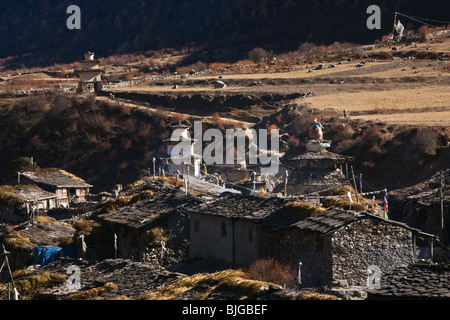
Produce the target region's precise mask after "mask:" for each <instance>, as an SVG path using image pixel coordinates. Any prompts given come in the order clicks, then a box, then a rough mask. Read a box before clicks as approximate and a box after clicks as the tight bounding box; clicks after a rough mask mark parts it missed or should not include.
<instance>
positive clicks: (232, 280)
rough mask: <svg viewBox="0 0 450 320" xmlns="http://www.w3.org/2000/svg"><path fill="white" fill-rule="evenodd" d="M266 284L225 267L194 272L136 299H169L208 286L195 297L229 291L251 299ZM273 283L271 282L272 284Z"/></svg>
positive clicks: (203, 297)
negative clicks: (208, 271)
mask: <svg viewBox="0 0 450 320" xmlns="http://www.w3.org/2000/svg"><path fill="white" fill-rule="evenodd" d="M266 284H268V283H267V282H263V281H259V280H251V279H250V278H249V275H248V274H247V273H245V272H244V271H242V270H232V269H227V270H223V271H218V272H215V273H210V274H194V275H192V276H189V277H184V278H182V279H179V280H177V281H175V282H173V283H171V284H169V285H167V286H164V287H161V288H158V289H156V290H154V291H151V292H147V293H144V294H143V295H141V296H139V297H138V298H137V299H138V300H169V299H177V298H180V297H181V296H182V295H183V294H186V293H188V292H189V291H192V290H195V288H196V287H199V286H201V287H204V286H205V285H207V286H209V289H208V290H206V291H205V292H202V293H201V294H198V295H197V296H196V298H195V299H197V300H203V299H205V298H207V297H208V296H209V295H210V294H212V293H216V292H221V291H229V292H233V293H235V294H238V295H239V296H240V297H241V299H252V298H255V297H257V296H258V294H259V292H260V290H261V288H262V287H263V286H264V285H266ZM272 285H273V284H272Z"/></svg>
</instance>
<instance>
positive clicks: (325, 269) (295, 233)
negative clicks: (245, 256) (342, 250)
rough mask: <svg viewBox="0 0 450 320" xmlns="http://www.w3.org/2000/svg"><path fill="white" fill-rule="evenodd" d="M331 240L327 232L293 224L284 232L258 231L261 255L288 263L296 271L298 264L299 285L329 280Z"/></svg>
mask: <svg viewBox="0 0 450 320" xmlns="http://www.w3.org/2000/svg"><path fill="white" fill-rule="evenodd" d="M330 245H331V240H330V236H329V235H325V234H320V233H317V232H311V231H306V230H300V229H298V228H296V227H292V228H289V229H288V230H285V231H283V232H268V231H267V230H264V231H263V232H261V233H260V235H259V252H258V255H259V257H260V258H264V257H271V258H275V259H277V260H278V261H279V262H281V263H283V264H286V265H290V266H291V267H292V268H293V270H295V272H297V271H298V265H299V262H301V263H302V266H301V281H302V283H301V284H302V286H306V287H309V286H321V285H326V284H329V283H330V282H331V277H332V270H331V265H332V264H331V246H330Z"/></svg>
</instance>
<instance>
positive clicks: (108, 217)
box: [99, 180, 202, 264]
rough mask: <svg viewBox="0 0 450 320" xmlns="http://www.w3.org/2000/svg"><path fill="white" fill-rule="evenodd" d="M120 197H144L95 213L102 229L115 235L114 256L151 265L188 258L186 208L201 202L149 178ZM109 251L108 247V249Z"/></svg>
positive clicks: (187, 214)
mask: <svg viewBox="0 0 450 320" xmlns="http://www.w3.org/2000/svg"><path fill="white" fill-rule="evenodd" d="M120 197H125V199H126V198H128V199H129V198H130V197H131V198H132V197H144V199H142V200H139V201H132V202H131V203H129V204H127V205H124V206H122V207H119V208H117V209H114V210H112V211H108V212H104V213H101V214H100V215H99V218H100V221H102V225H103V229H104V232H108V233H109V234H110V235H111V236H110V238H111V239H112V238H113V235H114V234H115V235H116V237H117V244H116V248H117V251H116V252H115V255H117V256H118V257H120V258H127V259H133V260H137V261H147V262H152V263H154V264H162V263H167V264H170V263H171V262H172V263H175V262H176V261H180V260H183V259H186V258H188V249H189V213H188V208H190V207H193V206H196V205H198V204H200V203H201V202H202V200H201V199H199V198H197V197H195V196H193V195H190V194H188V195H186V194H185V192H182V191H181V190H179V189H176V188H174V187H172V186H170V185H169V184H166V183H164V181H161V180H149V181H147V182H146V183H143V184H141V185H139V186H137V187H136V188H133V189H132V190H130V191H129V192H123V193H121V195H120V196H119V198H118V200H119V201H120ZM108 252H110V253H112V252H113V250H112V247H111V249H110V250H109V251H108Z"/></svg>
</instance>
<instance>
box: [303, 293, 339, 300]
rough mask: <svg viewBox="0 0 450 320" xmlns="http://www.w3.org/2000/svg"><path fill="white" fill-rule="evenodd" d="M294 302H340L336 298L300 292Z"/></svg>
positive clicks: (322, 294) (328, 295)
mask: <svg viewBox="0 0 450 320" xmlns="http://www.w3.org/2000/svg"><path fill="white" fill-rule="evenodd" d="M296 300H342V299H340V298H338V297H336V296H333V295H330V294H324V293H317V292H301V293H299V294H298V296H297V299H296Z"/></svg>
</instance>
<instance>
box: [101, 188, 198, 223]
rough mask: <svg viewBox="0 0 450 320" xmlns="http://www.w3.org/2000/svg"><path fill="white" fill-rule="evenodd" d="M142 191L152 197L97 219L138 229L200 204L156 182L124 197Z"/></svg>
mask: <svg viewBox="0 0 450 320" xmlns="http://www.w3.org/2000/svg"><path fill="white" fill-rule="evenodd" d="M144 190H152V191H153V192H154V195H153V196H152V197H151V198H150V199H145V200H141V201H138V202H135V203H132V204H130V205H127V206H124V207H121V208H119V209H117V210H114V211H112V212H108V213H105V214H101V215H99V217H100V218H102V219H103V220H105V221H108V222H111V223H117V224H123V225H127V226H129V227H131V228H136V229H139V228H142V227H146V226H148V225H151V224H154V223H156V222H157V221H159V220H161V219H164V218H165V217H167V216H168V215H169V214H170V213H173V212H175V211H176V210H185V209H187V208H190V207H193V206H196V205H198V204H199V203H201V202H202V200H201V199H199V198H197V197H195V196H192V195H186V194H185V193H184V192H181V191H180V190H177V189H175V188H172V187H169V186H164V184H163V183H162V182H161V181H157V180H155V181H152V180H150V181H149V182H147V183H144V184H141V185H139V186H137V187H136V188H134V189H133V190H132V191H130V192H127V193H125V195H131V194H133V193H137V192H140V191H144Z"/></svg>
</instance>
